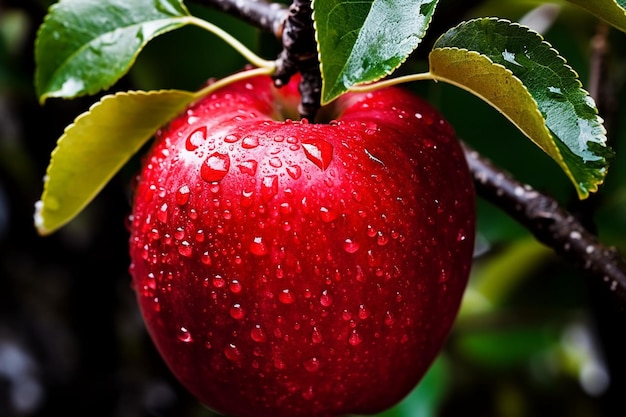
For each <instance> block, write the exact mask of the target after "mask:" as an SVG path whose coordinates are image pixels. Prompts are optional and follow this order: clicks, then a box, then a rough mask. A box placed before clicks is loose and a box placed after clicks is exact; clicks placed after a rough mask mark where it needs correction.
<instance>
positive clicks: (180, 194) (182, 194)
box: [176, 184, 190, 206]
mask: <svg viewBox="0 0 626 417" xmlns="http://www.w3.org/2000/svg"><path fill="white" fill-rule="evenodd" d="M189 193H190V191H189V186H188V185H186V184H185V185H183V186H181V187H180V188H179V189H178V190H176V204H178V205H179V206H184V205H185V204H187V202H189Z"/></svg>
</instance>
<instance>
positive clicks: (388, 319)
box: [383, 311, 394, 326]
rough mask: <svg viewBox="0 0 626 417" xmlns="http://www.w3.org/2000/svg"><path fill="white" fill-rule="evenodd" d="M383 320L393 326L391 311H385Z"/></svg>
mask: <svg viewBox="0 0 626 417" xmlns="http://www.w3.org/2000/svg"><path fill="white" fill-rule="evenodd" d="M383 322H384V323H385V325H387V326H391V325H392V324H393V322H394V319H393V315H392V314H391V312H390V311H387V312H385V318H384V319H383Z"/></svg>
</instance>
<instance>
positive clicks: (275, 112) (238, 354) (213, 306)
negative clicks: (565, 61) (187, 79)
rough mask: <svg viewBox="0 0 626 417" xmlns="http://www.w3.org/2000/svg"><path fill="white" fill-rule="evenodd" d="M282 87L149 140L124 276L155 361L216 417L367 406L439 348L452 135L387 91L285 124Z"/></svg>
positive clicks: (452, 181) (257, 81)
mask: <svg viewBox="0 0 626 417" xmlns="http://www.w3.org/2000/svg"><path fill="white" fill-rule="evenodd" d="M298 99H299V97H298V94H297V89H296V80H294V81H292V82H291V83H290V84H289V85H288V86H285V87H284V88H282V89H276V88H275V87H273V84H272V81H271V79H270V78H269V77H257V78H253V79H249V80H246V81H241V82H237V83H234V84H231V85H228V86H226V87H223V88H221V89H219V90H218V91H216V92H215V93H213V94H211V95H210V96H208V97H206V99H203V100H202V101H200V102H199V103H197V104H195V105H193V106H192V107H190V108H189V109H188V110H187V111H186V113H184V114H183V115H181V116H180V117H178V118H177V119H176V120H174V121H173V122H171V123H170V124H169V126H167V127H165V128H163V129H162V130H160V131H159V132H158V133H157V134H156V141H155V143H154V145H153V147H152V148H151V150H150V151H149V153H148V155H147V156H146V157H145V160H144V164H143V168H142V171H141V174H140V176H139V178H138V183H137V187H136V191H135V197H134V206H133V212H132V226H131V237H130V255H131V259H132V264H131V267H130V272H131V274H132V277H133V284H134V288H135V290H136V293H137V299H138V302H139V305H140V308H141V312H142V314H143V318H144V319H145V323H146V326H147V329H148V331H149V333H150V335H151V337H152V339H153V340H154V343H155V344H156V346H157V348H158V350H159V352H160V353H161V355H162V357H163V359H164V360H165V362H166V363H167V365H168V366H169V368H170V369H171V371H172V372H173V374H174V375H175V376H176V377H177V378H178V379H179V380H180V382H181V383H182V384H183V385H184V386H185V387H186V388H187V389H189V391H190V392H191V393H193V394H194V395H195V396H196V397H197V398H198V399H199V401H201V402H202V403H203V404H205V405H206V406H208V407H209V408H211V409H213V410H215V411H217V412H219V413H222V414H224V415H228V416H237V417H247V416H250V417H264V416H272V417H280V416H289V417H297V416H337V415H344V414H348V413H356V414H371V413H375V412H380V411H381V410H384V409H386V408H388V407H390V406H392V405H393V404H395V403H397V402H398V401H399V400H400V399H402V398H403V397H404V396H405V395H406V394H407V393H408V392H409V391H410V390H411V389H412V388H414V387H415V385H416V384H417V383H418V382H419V380H420V378H421V377H422V376H423V375H424V373H425V372H426V370H427V369H428V367H429V366H430V365H431V363H432V362H433V360H434V358H435V357H436V355H437V354H438V352H439V351H440V350H441V348H442V346H443V344H444V343H445V340H446V338H447V336H448V334H449V332H450V329H451V326H452V324H453V322H454V320H455V317H456V314H457V311H458V308H459V304H460V301H461V297H462V295H463V292H464V289H465V287H466V283H467V279H468V275H469V271H470V265H471V262H472V249H473V241H474V226H475V217H474V216H475V206H474V204H475V200H474V189H473V184H472V180H471V177H470V175H469V171H468V168H467V165H466V162H465V159H464V156H463V152H462V150H461V147H460V145H459V142H458V140H457V138H456V136H455V134H454V132H453V129H452V128H451V127H450V125H449V124H448V123H447V122H446V121H445V120H444V119H443V118H442V116H441V115H440V114H439V113H437V112H436V111H435V110H434V109H433V108H432V107H431V106H429V105H428V104H427V103H426V102H424V101H423V100H421V99H419V98H418V97H416V96H414V95H413V94H410V93H408V92H406V91H403V90H401V89H399V88H388V89H381V90H379V91H376V92H372V93H367V94H348V95H345V96H344V97H342V98H341V99H339V100H337V101H336V102H335V103H334V104H333V105H332V106H329V107H328V108H325V109H323V110H322V112H321V115H322V117H325V118H326V120H327V123H307V122H306V121H292V120H289V119H287V117H289V116H291V117H293V116H294V114H295V113H296V106H297V102H298Z"/></svg>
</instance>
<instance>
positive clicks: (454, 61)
mask: <svg viewBox="0 0 626 417" xmlns="http://www.w3.org/2000/svg"><path fill="white" fill-rule="evenodd" d="M430 64H431V71H430V72H431V75H432V77H433V78H435V79H439V80H443V81H448V82H450V83H452V84H455V85H457V86H460V87H462V88H464V89H466V90H468V91H470V92H472V93H473V94H475V95H477V96H479V97H482V98H483V99H484V100H485V101H486V102H488V103H489V104H491V105H492V106H493V107H495V108H496V109H497V110H499V111H500V112H501V113H503V114H504V115H505V116H506V117H507V118H509V119H510V120H511V121H512V122H513V123H514V124H515V125H516V126H517V127H518V128H519V129H520V130H521V131H522V132H523V133H524V134H526V136H528V138H529V139H531V140H532V141H533V142H534V143H535V144H537V145H538V146H539V147H540V148H541V149H543V150H544V151H545V152H546V153H547V154H548V155H550V156H551V157H552V158H553V159H554V160H555V161H556V162H557V163H558V164H559V165H560V166H561V168H562V169H563V171H564V172H565V173H566V175H567V176H568V177H569V178H570V179H571V181H572V183H573V184H574V186H575V187H576V191H577V192H578V196H579V197H580V198H581V199H582V198H586V197H588V195H589V193H590V192H594V191H597V189H598V186H599V185H600V184H602V182H603V181H604V178H605V176H606V173H607V168H608V163H609V160H610V159H611V158H612V157H613V151H612V149H610V148H609V147H608V146H607V144H606V140H607V138H606V129H605V128H604V125H603V120H602V118H601V117H600V116H599V115H598V109H597V107H596V104H595V102H594V100H593V99H592V98H591V97H590V96H589V93H588V92H587V91H585V90H584V89H583V88H582V83H581V81H580V80H579V78H578V74H577V73H576V72H575V71H574V70H573V69H572V68H571V67H570V66H569V65H567V63H566V61H565V59H564V58H563V57H562V56H561V55H559V53H558V52H557V51H556V50H555V49H554V48H553V47H552V46H551V45H550V44H549V43H548V42H546V41H545V40H544V39H543V37H542V36H541V35H539V34H538V33H537V32H535V31H533V30H531V29H529V28H527V27H524V26H522V25H520V24H517V23H512V22H510V21H508V20H504V19H495V18H481V19H474V20H470V21H467V22H462V23H461V24H459V25H457V26H456V27H454V28H451V29H449V30H448V31H447V32H445V33H444V34H442V35H441V36H440V37H439V39H437V41H436V42H435V44H434V46H433V50H432V52H431V55H430Z"/></svg>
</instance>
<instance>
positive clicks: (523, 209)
mask: <svg viewBox="0 0 626 417" xmlns="http://www.w3.org/2000/svg"><path fill="white" fill-rule="evenodd" d="M463 146H464V148H465V156H466V159H467V162H468V164H469V167H470V170H471V171H472V175H473V176H474V183H475V185H476V192H477V194H478V195H480V196H481V197H483V198H485V199H486V200H487V201H490V202H491V203H493V204H495V205H496V206H498V207H499V208H501V209H503V210H504V211H505V212H506V213H508V214H509V215H510V216H511V217H512V218H514V219H515V220H517V221H518V222H519V223H520V224H522V225H523V226H524V227H526V228H527V229H528V230H529V231H530V232H531V233H532V234H533V235H534V236H535V237H536V238H537V240H538V241H540V242H542V243H543V244H545V245H547V246H549V247H551V248H552V249H554V251H555V252H556V253H558V254H559V255H561V256H562V257H563V258H565V259H566V260H567V261H568V262H570V263H571V264H573V265H575V266H577V267H580V268H582V269H583V270H585V271H587V272H589V273H590V274H591V275H593V276H595V277H597V278H599V279H601V280H602V282H604V285H605V287H606V288H607V290H608V291H611V292H613V293H614V295H615V296H616V297H618V298H619V299H620V303H621V304H622V305H626V261H625V260H624V258H623V257H622V256H621V255H620V254H619V253H618V252H617V250H616V249H615V248H609V247H606V246H604V245H603V244H602V243H601V242H600V241H599V240H598V239H597V237H596V236H594V235H593V234H592V233H590V232H589V231H588V230H587V229H586V228H585V227H584V226H583V225H582V224H581V223H580V222H579V221H578V220H577V219H576V218H575V217H574V215H572V214H571V213H569V212H567V211H566V210H564V209H563V208H561V207H560V206H559V203H558V202H557V201H556V200H554V199H553V198H551V197H549V196H548V195H545V194H542V193H540V192H539V191H537V190H535V189H533V188H532V187H531V186H529V185H527V184H523V183H521V182H519V181H517V180H515V179H514V178H513V177H512V176H511V175H510V174H508V173H506V172H504V171H502V170H500V169H498V168H496V167H495V166H494V165H493V164H492V163H491V162H490V161H488V160H487V159H485V158H483V157H481V156H480V155H479V154H478V152H476V151H474V150H473V149H471V148H469V147H468V146H467V145H466V144H464V145H463Z"/></svg>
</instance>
